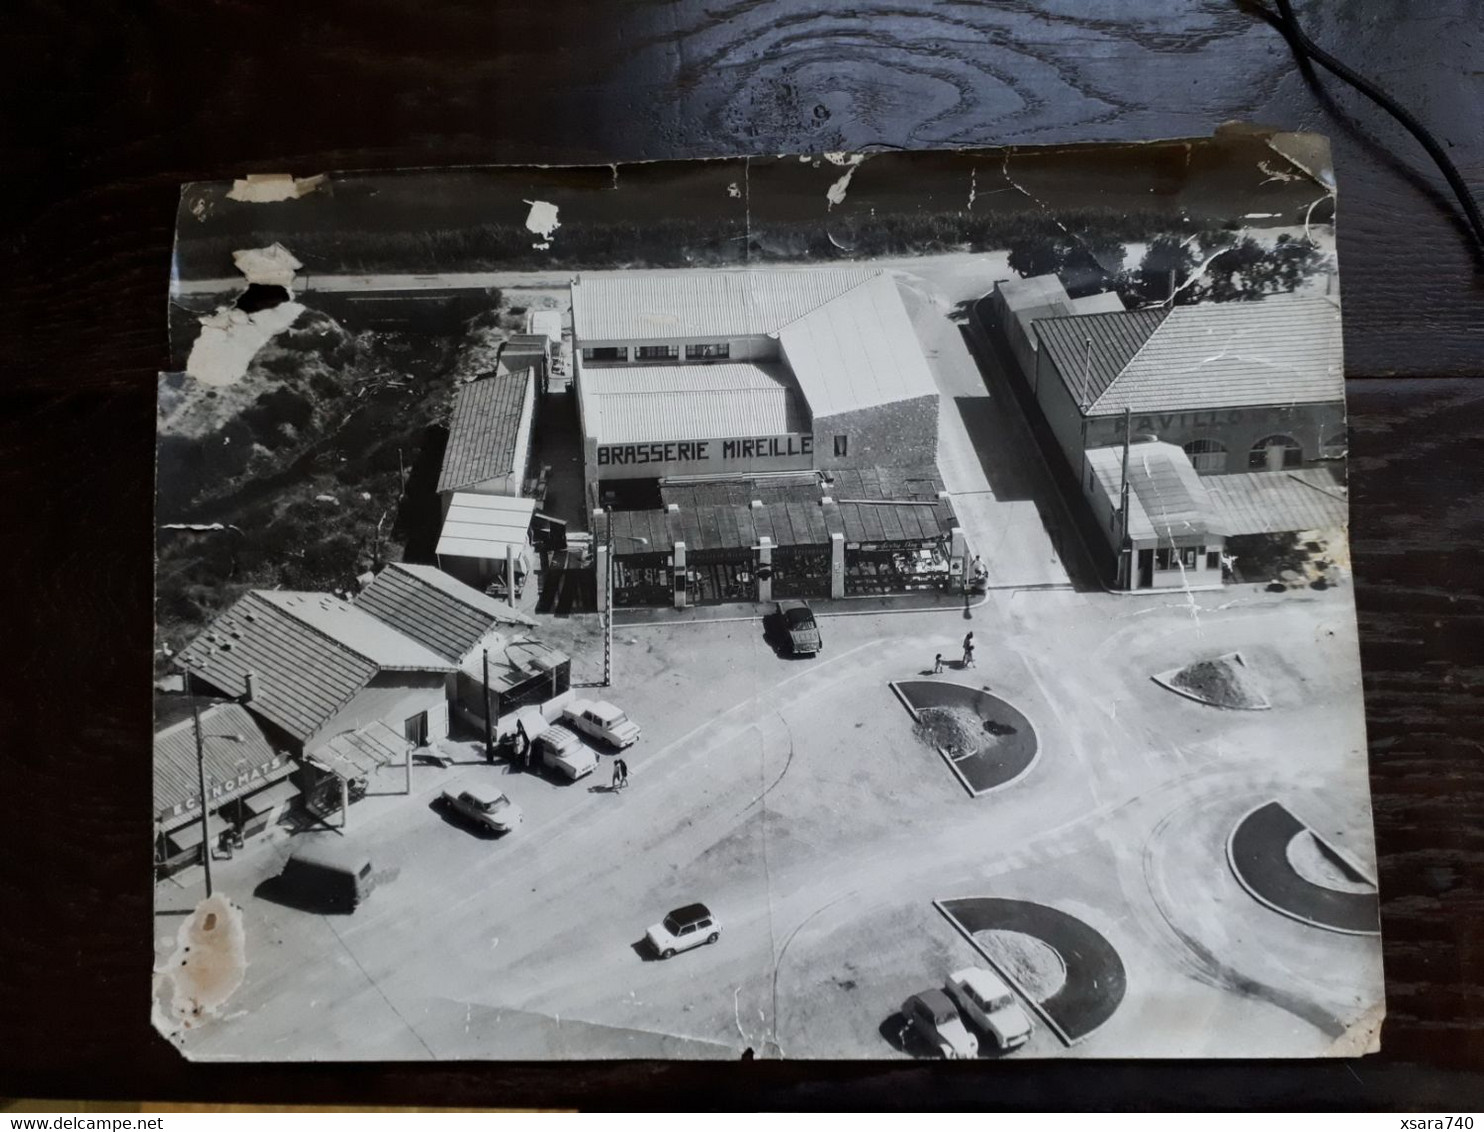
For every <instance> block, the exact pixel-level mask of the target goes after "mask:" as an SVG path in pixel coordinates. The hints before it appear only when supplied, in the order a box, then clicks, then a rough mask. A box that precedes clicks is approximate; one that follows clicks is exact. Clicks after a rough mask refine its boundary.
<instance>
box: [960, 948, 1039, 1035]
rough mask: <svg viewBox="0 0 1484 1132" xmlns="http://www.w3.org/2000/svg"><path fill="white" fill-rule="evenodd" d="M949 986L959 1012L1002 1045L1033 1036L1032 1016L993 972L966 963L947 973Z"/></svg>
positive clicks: (981, 1031)
mask: <svg viewBox="0 0 1484 1132" xmlns="http://www.w3.org/2000/svg"><path fill="white" fill-rule="evenodd" d="M947 990H948V997H949V998H951V999H953V1002H954V1005H955V1006H957V1007H958V1011H959V1013H960V1014H961V1015H962V1016H963V1017H964V1018H966V1019H968V1021H969V1022H971V1023H972V1024H973V1025H974V1026H976V1027H977V1028H978V1029H979V1031H980V1033H982V1034H985V1035H986V1036H988V1037H990V1038H992V1039H993V1040H994V1042H995V1044H996V1045H997V1046H999V1047H1000V1048H1001V1049H1003V1050H1009V1049H1015V1048H1016V1047H1017V1046H1023V1045H1025V1043H1026V1042H1027V1041H1028V1040H1029V1039H1030V1036H1031V1020H1030V1018H1029V1017H1027V1015H1026V1013H1025V1011H1024V1010H1022V1009H1021V1007H1020V1003H1018V1002H1016V1001H1015V996H1014V995H1012V994H1011V993H1010V988H1009V987H1007V986H1006V985H1005V983H1004V980H1002V979H1001V978H1000V977H999V976H998V975H996V974H994V973H993V972H991V971H986V970H985V969H984V968H983V967H965V968H964V969H963V970H962V971H955V972H953V974H951V975H949V976H948V987H947Z"/></svg>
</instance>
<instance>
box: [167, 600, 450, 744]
mask: <svg viewBox="0 0 1484 1132" xmlns="http://www.w3.org/2000/svg"><path fill="white" fill-rule="evenodd" d="M175 664H176V666H177V667H178V668H180V669H182V670H183V671H185V672H188V673H190V674H192V675H195V676H199V677H200V678H201V679H202V680H203V681H205V682H206V683H207V684H209V685H211V687H213V688H216V689H218V690H219V691H221V692H224V693H226V694H227V695H229V696H233V697H241V696H244V695H246V693H247V673H248V672H249V671H250V672H252V673H253V674H254V695H253V699H252V711H253V712H254V713H255V714H257V715H259V716H261V717H262V718H264V719H266V720H268V722H270V723H273V724H275V725H277V726H278V727H281V728H282V729H283V730H284V731H285V732H286V733H287V734H289V735H290V736H292V737H293V738H295V739H299V740H304V739H307V738H308V737H309V736H310V735H312V734H313V733H314V732H315V731H316V730H318V729H319V727H320V726H321V725H323V724H324V722H325V721H326V720H327V719H329V718H330V717H331V716H332V715H334V714H335V713H336V712H337V711H339V710H340V709H341V708H342V707H344V706H345V705H346V704H347V703H349V702H350V700H351V698H352V697H353V696H355V695H356V693H357V692H359V691H360V690H361V689H362V688H364V687H365V686H366V685H367V684H369V683H370V682H371V680H372V679H373V678H374V677H375V676H376V674H377V673H378V672H380V671H382V670H383V669H390V670H402V671H409V670H410V671H431V672H447V671H451V669H452V666H451V665H450V664H449V663H448V662H447V661H445V660H443V658H441V657H439V656H437V655H435V654H434V653H432V652H430V651H428V650H427V649H426V648H424V647H423V646H422V645H420V644H418V643H417V642H415V641H413V640H410V639H408V638H407V637H404V636H402V635H401V634H400V633H398V632H396V631H395V630H394V629H392V628H390V627H389V626H387V625H384V624H382V623H381V622H379V621H377V620H376V619H375V618H374V617H372V616H371V615H370V614H367V613H364V612H361V611H360V610H356V609H354V608H353V607H352V606H350V605H348V604H346V603H345V602H343V601H341V600H340V599H339V598H336V597H332V596H331V595H329V594H315V593H285V592H283V591H278V590H250V591H249V592H247V593H246V594H244V595H243V596H242V597H241V598H239V599H238V601H237V603H236V604H235V605H233V606H232V608H231V609H229V610H227V612H226V613H223V614H222V615H221V616H220V617H218V618H217V619H216V620H215V621H213V622H212V624H211V626H210V627H209V628H208V629H207V630H206V631H205V632H203V633H201V634H200V636H198V637H196V639H195V640H193V641H192V642H191V643H190V644H189V645H187V646H186V647H185V648H183V649H182V650H181V651H180V652H179V653H178V654H177V655H176V658H175Z"/></svg>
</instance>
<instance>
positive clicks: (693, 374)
mask: <svg viewBox="0 0 1484 1132" xmlns="http://www.w3.org/2000/svg"><path fill="white" fill-rule="evenodd" d="M572 325H573V341H574V349H575V352H576V357H577V392H578V406H579V415H580V420H581V426H582V432H583V437H584V476H585V480H586V483H587V490H588V495H589V502H590V504H591V505H593V506H599V505H604V504H609V503H617V504H618V505H619V506H625V507H631V506H642V505H645V504H646V503H647V504H649V505H657V504H658V502H659V493H658V487H659V485H660V484H661V483H662V482H665V481H668V480H671V479H674V478H676V477H686V476H711V477H714V476H718V475H722V476H726V475H757V474H762V473H770V472H791V471H810V470H815V469H828V468H841V467H859V466H867V465H895V464H931V463H933V461H934V460H935V459H936V456H937V412H938V391H937V385H936V383H935V382H934V380H933V376H932V373H931V371H930V370H929V369H928V365H927V361H926V359H925V358H924V357H923V353H922V347H921V344H920V343H919V341H918V338H917V334H916V331H915V330H914V329H913V326H912V321H911V318H910V317H909V316H908V313H907V309H906V307H905V306H904V304H903V301H902V296H901V293H900V292H899V291H898V288H897V285H896V283H895V281H894V280H893V279H892V277H891V276H890V275H888V274H886V273H885V272H883V271H879V270H874V269H860V268H800V269H769V270H727V271H707V270H687V271H628V272H613V273H597V274H584V275H582V276H580V277H578V278H577V279H576V280H574V281H573V284H572Z"/></svg>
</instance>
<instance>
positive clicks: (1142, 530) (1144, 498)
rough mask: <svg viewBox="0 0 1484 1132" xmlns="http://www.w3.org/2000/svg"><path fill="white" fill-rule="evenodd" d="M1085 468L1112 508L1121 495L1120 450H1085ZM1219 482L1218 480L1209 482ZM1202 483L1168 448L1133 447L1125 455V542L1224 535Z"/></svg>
mask: <svg viewBox="0 0 1484 1132" xmlns="http://www.w3.org/2000/svg"><path fill="white" fill-rule="evenodd" d="M1087 462H1088V464H1089V465H1090V466H1091V467H1092V469H1093V471H1094V472H1095V473H1096V474H1097V477H1098V481H1099V482H1100V483H1101V484H1102V486H1103V491H1104V492H1105V493H1106V494H1107V496H1108V498H1109V499H1110V500H1112V501H1113V505H1114V507H1117V506H1118V499H1119V496H1120V495H1121V494H1122V491H1123V445H1121V444H1116V445H1110V446H1108V447H1106V448H1089V449H1088V450H1087ZM1213 478H1217V479H1219V478H1220V477H1213ZM1206 484H1207V481H1206V480H1203V479H1202V478H1201V477H1200V476H1199V475H1198V474H1197V473H1196V470H1195V468H1193V467H1192V466H1191V463H1190V457H1189V456H1187V455H1186V454H1185V452H1184V451H1183V450H1182V449H1181V448H1179V447H1177V446H1176V445H1174V444H1165V443H1164V442H1162V441H1161V442H1153V443H1145V444H1135V445H1132V446H1131V447H1130V449H1129V461H1128V485H1129V523H1128V531H1129V537H1131V538H1132V539H1134V540H1135V541H1147V540H1149V539H1158V540H1159V541H1160V542H1161V543H1163V544H1165V545H1169V544H1170V543H1172V542H1173V541H1175V540H1189V539H1195V538H1204V537H1206V536H1208V535H1224V534H1225V533H1226V528H1225V526H1224V525H1223V524H1222V522H1221V520H1220V518H1219V516H1218V515H1217V513H1216V511H1215V509H1214V508H1212V506H1211V499H1210V496H1209V495H1208V494H1207V491H1206Z"/></svg>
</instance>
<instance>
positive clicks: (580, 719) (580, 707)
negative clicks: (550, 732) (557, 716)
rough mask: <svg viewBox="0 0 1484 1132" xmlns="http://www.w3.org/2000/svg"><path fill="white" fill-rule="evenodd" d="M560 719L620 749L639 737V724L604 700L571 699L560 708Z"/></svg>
mask: <svg viewBox="0 0 1484 1132" xmlns="http://www.w3.org/2000/svg"><path fill="white" fill-rule="evenodd" d="M562 719H563V720H564V721H565V722H567V723H570V724H571V725H572V726H573V727H575V728H577V730H579V731H581V732H582V733H583V734H584V735H591V736H592V737H593V738H594V739H601V740H602V741H603V742H605V743H608V744H610V745H611V746H614V747H618V748H619V749H622V748H624V747H629V746H632V745H633V743H634V740H636V739H637V738H639V725H638V724H637V723H635V722H634V721H633V720H632V719H630V718H629V717H628V716H627V715H625V714H624V713H623V709H621V708H617V707H614V706H613V705H612V704H610V703H608V702H607V701H606V700H573V701H572V702H571V703H570V704H568V705H567V706H566V707H565V708H563V709H562Z"/></svg>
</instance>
